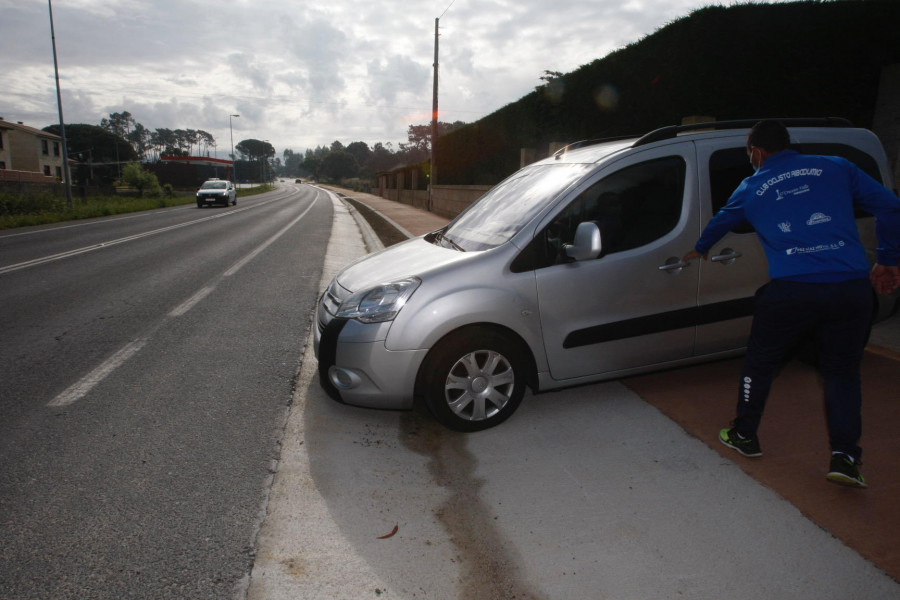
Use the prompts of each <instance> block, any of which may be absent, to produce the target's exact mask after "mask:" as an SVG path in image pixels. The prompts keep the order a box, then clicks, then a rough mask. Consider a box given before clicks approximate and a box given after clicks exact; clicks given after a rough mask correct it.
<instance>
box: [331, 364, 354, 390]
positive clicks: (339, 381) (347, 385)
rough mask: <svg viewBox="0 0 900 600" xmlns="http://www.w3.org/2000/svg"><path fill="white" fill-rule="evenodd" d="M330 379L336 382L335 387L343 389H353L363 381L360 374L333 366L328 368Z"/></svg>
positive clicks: (333, 382)
mask: <svg viewBox="0 0 900 600" xmlns="http://www.w3.org/2000/svg"><path fill="white" fill-rule="evenodd" d="M328 379H330V380H331V383H332V384H334V387H336V388H338V389H342V390H351V389H353V388H355V387H356V386H358V385H359V384H360V383H362V380H361V379H360V378H359V375H357V374H356V373H354V372H353V371H348V370H347V369H341V368H340V367H331V368H330V369H328Z"/></svg>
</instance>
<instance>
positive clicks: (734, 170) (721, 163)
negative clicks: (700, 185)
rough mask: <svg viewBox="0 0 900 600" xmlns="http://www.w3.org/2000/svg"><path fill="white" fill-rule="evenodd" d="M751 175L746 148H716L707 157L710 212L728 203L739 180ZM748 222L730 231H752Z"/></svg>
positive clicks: (751, 170)
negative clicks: (710, 197) (710, 199)
mask: <svg viewBox="0 0 900 600" xmlns="http://www.w3.org/2000/svg"><path fill="white" fill-rule="evenodd" d="M751 175H753V167H752V166H751V165H750V159H749V158H747V149H746V148H744V147H743V146H742V147H740V148H728V149H727V150H717V151H716V152H713V154H712V156H710V157H709V191H710V194H711V196H712V214H716V213H717V212H719V210H720V209H721V208H722V207H723V206H725V205H726V204H728V199H729V198H730V197H731V194H732V193H733V192H734V190H736V189H737V186H739V185H740V184H741V182H742V181H743V180H744V179H746V178H747V177H750V176H751ZM755 231H756V230H755V229H754V228H753V226H752V225H750V223H743V224H741V225H738V226H737V227H735V228H734V229H732V232H734V233H753V232H755Z"/></svg>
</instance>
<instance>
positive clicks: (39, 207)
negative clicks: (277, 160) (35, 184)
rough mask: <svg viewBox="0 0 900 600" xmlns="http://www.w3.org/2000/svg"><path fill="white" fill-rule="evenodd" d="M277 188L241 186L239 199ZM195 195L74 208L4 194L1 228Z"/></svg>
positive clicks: (104, 199) (52, 199)
mask: <svg viewBox="0 0 900 600" xmlns="http://www.w3.org/2000/svg"><path fill="white" fill-rule="evenodd" d="M273 189H275V188H274V187H273V186H270V185H260V186H256V187H252V188H239V189H238V194H237V195H238V198H243V197H246V196H255V195H256V194H262V193H264V192H268V191H271V190H273ZM195 201H196V199H195V198H194V196H193V195H178V196H158V197H154V198H151V197H145V198H133V197H127V196H89V197H87V198H73V199H72V208H71V209H70V208H69V207H68V206H67V205H66V199H65V198H60V197H57V196H52V195H46V196H16V195H11V194H0V229H12V228H15V227H28V226H31V225H47V224H50V223H60V222H62V221H75V220H78V219H91V218H95V217H108V216H110V215H119V214H124V213H132V212H140V211H144V210H154V209H157V208H167V207H170V206H181V205H183V204H193V203H194V202H195Z"/></svg>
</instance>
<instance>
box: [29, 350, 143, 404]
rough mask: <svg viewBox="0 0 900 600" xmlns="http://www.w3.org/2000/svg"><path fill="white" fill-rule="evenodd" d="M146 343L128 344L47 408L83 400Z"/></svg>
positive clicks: (51, 402)
mask: <svg viewBox="0 0 900 600" xmlns="http://www.w3.org/2000/svg"><path fill="white" fill-rule="evenodd" d="M146 343H147V340H137V341H134V342H131V343H129V344H126V345H125V347H123V348H122V349H121V350H119V351H118V352H116V353H115V354H113V355H112V356H110V357H109V358H108V359H106V360H105V361H103V363H102V364H101V365H100V366H99V367H97V368H96V369H94V370H93V371H91V372H90V373H88V374H87V375H85V376H84V377H82V378H81V380H80V381H78V383H76V384H75V385H73V386H71V387H69V389H67V390H66V391H64V392H63V393H61V394H60V395H59V396H57V397H56V398H54V399H53V400H51V401H50V402H49V403H48V404H47V406H66V405H69V404H72V403H73V402H75V401H76V400H79V399H81V398H82V397H84V396H85V394H87V393H88V392H90V391H91V390H92V389H94V387H95V386H96V385H97V384H98V383H100V382H101V381H103V380H104V379H106V376H107V375H109V374H110V373H112V372H113V371H115V370H116V369H117V368H119V367H120V366H121V365H122V364H123V363H124V362H125V361H127V360H128V359H129V358H131V357H132V356H134V355H135V354H136V353H137V352H138V351H139V350H140V349H141V348H143V347H144V344H146Z"/></svg>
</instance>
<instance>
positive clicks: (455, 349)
mask: <svg viewBox="0 0 900 600" xmlns="http://www.w3.org/2000/svg"><path fill="white" fill-rule="evenodd" d="M525 365H526V361H525V359H524V358H523V357H522V351H521V350H520V349H519V346H518V345H517V344H516V343H515V342H513V341H512V340H510V339H509V338H508V337H507V336H505V335H503V334H502V333H499V332H497V331H492V330H490V329H484V328H472V327H470V328H466V329H461V330H459V331H457V332H454V333H452V334H450V335H448V336H447V337H445V338H444V339H443V340H441V341H440V342H438V344H437V345H436V346H435V347H434V349H432V351H431V352H430V353H429V355H428V358H427V359H426V361H425V364H424V365H423V369H424V371H423V373H424V375H423V377H424V378H423V383H424V386H423V391H424V395H425V403H426V405H427V406H428V410H429V411H430V412H431V414H432V415H434V418H435V419H437V421H438V422H440V423H441V424H442V425H444V426H445V427H448V428H450V429H453V430H455V431H480V430H482V429H487V428H489V427H494V426H495V425H499V424H500V423H502V422H503V421H505V420H506V419H508V418H509V417H510V416H511V415H512V414H513V413H514V412H515V411H516V409H517V408H518V407H519V404H520V403H521V402H522V397H523V395H524V394H525V380H526V376H525Z"/></svg>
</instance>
